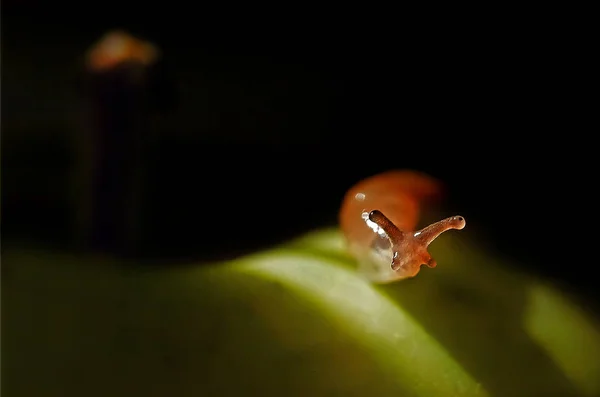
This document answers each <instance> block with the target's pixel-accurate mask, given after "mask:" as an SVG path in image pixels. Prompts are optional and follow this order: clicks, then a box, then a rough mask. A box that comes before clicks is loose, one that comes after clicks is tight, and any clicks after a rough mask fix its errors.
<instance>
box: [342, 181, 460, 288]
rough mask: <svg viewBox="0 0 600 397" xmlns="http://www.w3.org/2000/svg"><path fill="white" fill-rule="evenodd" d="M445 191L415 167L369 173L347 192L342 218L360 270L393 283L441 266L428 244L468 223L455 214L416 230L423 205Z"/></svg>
mask: <svg viewBox="0 0 600 397" xmlns="http://www.w3.org/2000/svg"><path fill="white" fill-rule="evenodd" d="M440 194H441V186H440V183H439V182H437V181H436V180H435V179H433V178H431V177H429V176H427V175H425V174H421V173H418V172H415V171H408V170H398V171H388V172H384V173H382V174H378V175H375V176H372V177H369V178H366V179H364V180H362V181H360V182H359V183H357V184H356V185H355V186H353V187H352V188H351V189H350V190H349V191H348V192H347V193H346V195H345V196H344V199H343V202H342V206H341V209H340V213H339V221H340V226H341V229H342V232H343V234H344V237H345V238H346V242H347V244H348V249H349V250H350V253H351V254H352V255H353V256H354V257H355V258H356V259H357V261H358V271H359V273H361V274H362V275H363V276H365V277H366V278H367V279H369V280H370V281H372V282H375V283H389V282H392V281H397V280H401V279H404V278H408V277H414V276H416V275H417V274H418V273H419V270H420V268H421V265H426V266H428V267H430V268H433V267H436V265H437V263H436V261H435V260H434V259H433V258H432V257H431V255H430V254H429V252H428V251H427V248H428V246H429V244H430V243H431V242H432V241H433V240H435V239H436V238H437V237H438V236H439V235H440V234H442V233H443V232H445V231H446V230H450V229H458V230H460V229H462V228H464V227H465V224H466V222H465V219H464V218H463V217H462V216H459V215H456V216H451V217H449V218H446V219H442V220H441V221H438V222H435V223H433V224H431V225H429V226H426V227H424V228H423V229H421V230H417V231H413V230H414V228H415V226H416V225H417V222H418V217H419V207H420V205H421V204H422V203H424V202H427V201H430V200H434V199H436V198H438V197H439V196H440Z"/></svg>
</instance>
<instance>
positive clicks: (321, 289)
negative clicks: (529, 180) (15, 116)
mask: <svg viewBox="0 0 600 397" xmlns="http://www.w3.org/2000/svg"><path fill="white" fill-rule="evenodd" d="M432 251H433V252H434V254H435V255H436V257H438V258H440V259H439V266H438V267H437V268H436V269H427V270H424V271H422V272H421V273H420V274H419V275H418V276H417V277H415V278H413V279H407V280H404V281H400V282H397V283H392V284H388V285H373V284H370V283H368V282H366V281H365V280H363V279H362V278H360V277H359V276H358V275H357V273H356V272H354V271H353V266H354V262H353V259H352V258H351V257H350V256H349V255H348V254H347V252H346V250H345V247H344V242H343V239H342V236H341V233H340V232H339V230H337V229H328V230H320V231H315V232H313V233H309V234H307V235H305V236H303V237H301V238H299V239H297V240H294V241H291V242H289V243H286V244H283V245H282V246H279V247H276V248H273V249H272V250H268V251H264V252H261V253H257V254H254V255H250V256H247V257H243V258H240V259H237V260H234V261H230V262H225V263H214V264H189V265H188V266H177V267H160V268H147V267H142V266H132V265H131V264H127V266H124V265H123V264H121V263H118V262H116V261H107V260H105V259H99V258H90V257H81V256H74V255H68V254H57V253H48V252H41V251H31V250H27V251H24V250H18V249H5V252H4V253H3V258H2V259H3V263H2V265H3V268H2V272H3V273H2V302H3V303H2V322H3V330H2V341H3V344H2V363H3V368H2V371H3V373H2V379H3V381H2V388H3V392H4V393H3V394H4V395H7V396H16V395H36V396H58V395H60V396H64V397H66V396H82V395H86V396H106V395H111V396H125V395H172V396H201V395H219V396H234V395H245V396H253V395H256V396H264V397H268V396H282V395H285V396H334V395H340V396H342V395H343V396H371V395H377V396H428V397H431V396H508V395H510V396H541V395H544V396H548V395H557V396H558V395H560V396H584V397H586V396H595V395H599V394H600V377H598V374H600V361H599V360H600V359H599V357H600V333H599V328H598V322H597V319H596V318H594V317H593V316H592V315H591V314H590V313H587V312H586V311H585V310H583V309H582V308H581V307H580V306H578V305H577V304H576V302H577V301H576V300H574V299H572V298H571V297H570V296H569V295H568V294H567V293H566V292H565V291H563V290H562V289H559V288H558V287H556V286H553V285H551V284H549V283H548V282H545V281H543V280H540V279H538V278H536V277H533V276H531V275H526V274H522V273H519V272H515V270H514V269H515V268H518V266H516V265H515V264H507V263H504V262H502V261H501V260H499V259H497V258H494V257H493V256H491V255H489V254H487V253H486V252H484V251H482V250H480V249H478V247H477V244H475V243H474V242H472V241H469V240H467V239H466V237H465V234H464V233H463V234H459V233H457V234H454V235H448V236H445V237H444V238H442V239H439V240H438V241H437V242H436V243H435V246H432Z"/></svg>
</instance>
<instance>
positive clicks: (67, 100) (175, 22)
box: [1, 1, 596, 299]
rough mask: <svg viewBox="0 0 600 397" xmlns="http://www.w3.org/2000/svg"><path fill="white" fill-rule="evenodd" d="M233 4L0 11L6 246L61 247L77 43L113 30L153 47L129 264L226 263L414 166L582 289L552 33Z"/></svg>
mask: <svg viewBox="0 0 600 397" xmlns="http://www.w3.org/2000/svg"><path fill="white" fill-rule="evenodd" d="M92 7H95V8H92ZM100 7H101V8H100ZM246 11H247V10H241V9H239V8H233V9H232V10H228V11H227V12H217V11H213V10H208V9H206V8H204V7H203V6H202V7H200V8H199V9H198V8H197V5H191V4H187V3H183V2H181V3H177V2H175V3H169V4H160V5H158V6H157V7H156V8H155V9H147V8H141V7H140V8H137V9H133V7H132V10H128V9H125V8H124V6H123V4H121V3H116V2H114V3H110V2H109V3H103V4H102V5H88V4H85V6H84V5H79V6H76V7H73V6H71V5H67V4H64V6H61V4H60V3H52V5H45V4H42V3H41V2H17V1H10V2H3V8H2V175H1V177H2V239H3V244H6V243H7V242H8V243H10V242H16V241H18V242H21V243H22V242H24V241H25V242H27V244H33V245H38V246H54V247H57V248H60V249H72V248H73V247H74V244H73V241H74V240H76V237H77V236H76V231H75V230H74V229H73V216H74V215H73V213H74V205H76V203H77V200H76V199H75V200H73V198H72V197H73V196H72V187H71V183H72V182H71V179H70V178H71V176H72V173H73V170H74V169H75V168H76V167H77V162H76V155H75V153H76V150H77V146H76V142H78V137H79V136H80V135H81V134H85V131H86V130H85V126H88V124H89V123H90V120H89V119H86V117H87V116H85V112H84V111H85V109H86V106H87V104H88V102H87V101H88V99H89V96H87V95H88V94H89V91H86V90H87V88H86V87H87V86H86V84H87V82H88V80H87V79H88V78H89V76H86V74H85V72H84V69H83V63H82V59H83V54H84V52H85V51H86V50H87V48H89V46H90V45H92V44H93V43H94V42H95V41H96V40H98V39H99V38H100V37H101V36H102V35H103V34H104V33H105V32H106V31H107V30H109V29H112V28H122V29H125V30H127V31H128V32H130V33H132V34H134V35H138V36H140V37H142V38H145V39H147V40H150V41H151V42H153V43H155V44H156V45H157V46H158V47H159V48H160V49H161V51H162V54H163V57H162V59H161V63H160V67H159V72H158V74H159V76H160V77H159V78H158V81H160V83H159V84H158V85H157V87H156V89H155V90H154V91H152V93H151V96H152V98H153V99H152V101H154V102H153V106H154V107H153V109H154V110H152V112H151V115H150V116H149V117H150V118H151V122H150V123H149V124H150V127H149V130H151V134H150V133H149V136H150V135H151V138H148V143H147V145H146V149H145V150H146V153H147V154H146V158H145V167H144V169H143V171H142V173H141V175H142V176H141V178H142V179H143V181H144V190H143V191H144V195H143V199H142V202H143V210H142V213H143V216H142V223H143V237H142V243H141V248H140V250H141V251H142V252H143V253H144V254H145V256H146V257H150V258H151V259H153V260H155V261H158V262H161V261H164V262H165V263H169V261H174V260H181V261H186V260H190V259H207V258H224V257H228V256H232V255H238V254H241V253H244V252H250V251H253V250H257V249H261V248H264V247H267V246H269V245H271V244H275V243H277V242H281V241H284V240H286V239H288V238H291V237H293V236H296V235H299V234H301V233H303V232H305V231H308V230H310V229H313V228H318V227H321V226H326V225H333V224H335V222H336V212H337V208H338V207H339V204H340V201H341V199H342V196H343V194H344V192H345V191H346V189H347V188H349V187H350V186H351V185H352V184H353V183H355V182H357V181H358V180H360V179H362V178H364V177H366V176H369V175H371V174H374V173H377V172H381V171H384V170H387V169H391V168H412V169H417V170H421V171H425V172H427V173H430V174H431V175H433V176H435V177H438V178H439V179H441V180H442V181H443V182H444V183H445V184H446V186H447V187H448V199H447V201H446V203H445V205H446V209H445V210H446V211H447V212H448V215H450V214H454V213H460V214H461V215H464V216H465V218H466V219H467V222H468V229H466V230H465V231H464V233H467V230H472V231H473V235H476V236H477V238H478V241H479V242H480V243H481V244H485V245H487V246H488V248H489V249H490V250H493V251H494V252H496V253H497V254H498V255H502V256H505V257H509V258H514V263H515V264H517V265H518V266H524V267H526V268H527V270H528V271H533V272H537V273H540V274H543V275H546V276H549V277H552V278H556V279H558V280H561V281H564V282H566V283H568V284H570V285H571V286H573V287H574V288H577V289H579V290H580V291H581V292H582V294H584V295H585V296H588V297H590V299H595V294H594V288H595V285H596V282H595V279H594V277H593V276H591V274H593V272H594V270H595V263H596V255H595V250H594V240H593V237H594V233H596V231H595V229H596V227H593V226H592V228H591V231H588V230H589V228H590V227H589V226H587V225H589V224H592V225H593V224H594V219H595V215H593V214H594V213H595V202H594V201H595V200H594V199H595V193H593V186H594V185H595V183H596V179H595V176H594V174H593V172H592V171H593V169H594V168H593V166H594V164H595V156H596V155H595V154H593V153H592V149H593V143H592V142H593V138H594V135H595V134H594V131H592V129H590V128H589V127H588V126H587V123H586V120H587V119H588V118H589V116H590V114H591V113H590V109H591V104H590V103H588V102H587V97H588V94H587V93H586V92H587V89H586V86H587V80H586V75H585V72H584V70H585V67H586V62H585V60H583V59H582V57H581V54H580V53H579V52H578V51H577V49H576V48H575V47H574V46H573V45H572V44H571V42H569V41H568V40H567V39H565V37H564V36H563V35H561V33H560V29H558V30H556V29H555V30H550V29H546V28H544V27H540V26H537V25H536V26H535V27H529V26H531V25H530V24H528V22H531V21H529V20H527V19H525V20H523V21H520V22H511V23H502V22H500V21H494V20H492V19H491V18H490V17H489V16H486V17H485V18H481V19H477V18H476V19H475V20H471V21H470V24H468V25H465V24H463V23H462V21H457V20H453V21H452V22H448V21H446V22H447V24H444V25H439V24H438V23H437V20H436V21H433V20H430V19H429V18H428V16H427V15H419V16H417V17H415V18H412V16H407V15H404V14H399V15H397V14H394V15H386V14H388V13H386V12H384V10H381V12H380V13H378V14H377V16H376V17H374V18H373V19H369V20H368V18H367V17H366V16H360V17H359V18H346V17H345V16H342V15H337V16H334V17H330V16H325V15H324V14H323V10H321V9H304V10H286V11H284V10H277V9H273V8H266V9H265V10H258V9H254V10H253V11H254V12H253V13H252V14H249V13H246ZM305 14H306V15H305ZM307 16H311V18H308V17H307ZM413 19H417V20H418V21H419V22H417V21H413ZM441 19H442V20H443V19H444V18H443V17H442V18H441ZM555 28H556V27H555ZM88 88H89V87H88Z"/></svg>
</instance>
